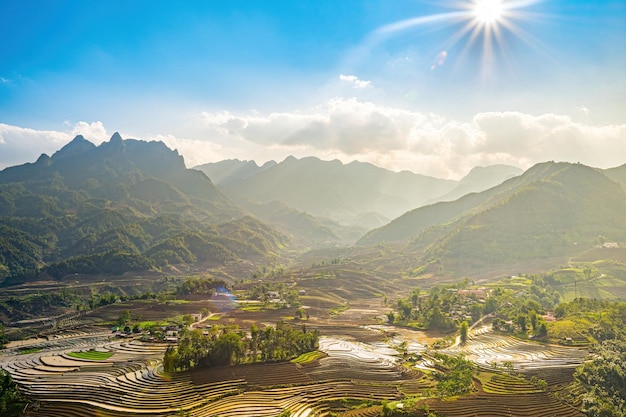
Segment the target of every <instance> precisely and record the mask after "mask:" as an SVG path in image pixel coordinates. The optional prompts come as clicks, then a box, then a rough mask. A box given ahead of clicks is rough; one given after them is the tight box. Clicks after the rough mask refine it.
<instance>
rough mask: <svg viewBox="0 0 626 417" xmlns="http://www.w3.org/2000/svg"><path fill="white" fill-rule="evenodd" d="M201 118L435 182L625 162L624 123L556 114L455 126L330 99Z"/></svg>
mask: <svg viewBox="0 0 626 417" xmlns="http://www.w3.org/2000/svg"><path fill="white" fill-rule="evenodd" d="M203 117H204V120H205V121H206V124H207V126H208V127H209V128H210V129H212V130H213V132H214V134H217V135H220V136H224V137H230V138H236V139H239V140H244V141H247V142H250V143H255V144H259V145H263V146H267V147H281V148H287V149H289V148H294V149H297V150H298V151H299V152H300V153H302V152H303V151H304V153H306V152H308V153H309V154H317V155H326V156H328V157H336V158H339V159H342V160H352V159H360V160H365V161H369V162H372V163H375V164H378V165H381V166H384V167H386V168H390V169H395V170H399V169H408V170H411V171H414V172H420V173H425V174H428V175H435V176H441V177H451V178H458V177H459V176H462V175H464V174H465V173H467V172H468V171H469V170H470V169H471V168H472V167H474V166H476V165H488V164H495V163H504V164H511V165H516V166H519V167H521V168H528V167H530V166H531V165H533V164H535V163H538V162H543V161H546V160H559V161H571V162H582V163H585V164H588V165H592V166H596V167H610V166H617V165H621V164H623V163H626V125H601V126H595V125H588V124H584V123H580V122H575V121H574V120H573V119H572V118H570V117H569V116H564V115H556V114H544V115H538V116H534V115H529V114H525V113H520V112H485V113H479V114H476V115H475V116H474V117H473V118H472V120H471V121H467V122H459V121H455V120H449V119H446V118H444V117H441V116H439V115H436V114H430V113H418V112H411V111H408V110H403V109H398V108H393V107H386V106H380V105H376V104H374V103H371V102H363V101H359V100H357V99H354V98H352V99H343V98H335V99H332V100H330V101H329V102H327V103H326V104H325V105H323V106H320V107H318V108H316V109H314V110H313V111H310V112H291V113H271V114H267V115H259V114H253V115H236V114H231V113H228V112H221V113H203Z"/></svg>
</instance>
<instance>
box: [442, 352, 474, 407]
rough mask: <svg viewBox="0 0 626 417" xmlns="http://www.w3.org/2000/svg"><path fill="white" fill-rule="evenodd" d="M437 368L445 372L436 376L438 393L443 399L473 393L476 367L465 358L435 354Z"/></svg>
mask: <svg viewBox="0 0 626 417" xmlns="http://www.w3.org/2000/svg"><path fill="white" fill-rule="evenodd" d="M434 358H435V366H436V367H438V368H440V369H442V370H443V371H444V372H438V373H436V374H435V379H436V380H437V391H439V395H441V396H442V397H451V396H455V395H462V394H467V393H468V392H471V391H472V390H473V389H474V380H473V376H474V372H475V370H476V365H474V363H473V362H472V361H468V360H466V359H464V358H463V357H457V356H448V355H442V354H440V353H435V355H434Z"/></svg>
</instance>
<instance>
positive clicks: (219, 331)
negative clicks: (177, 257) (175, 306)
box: [163, 322, 320, 372]
mask: <svg viewBox="0 0 626 417" xmlns="http://www.w3.org/2000/svg"><path fill="white" fill-rule="evenodd" d="M319 336H320V335H319V332H318V331H317V330H313V331H308V330H307V329H306V327H305V326H302V327H301V328H300V329H298V328H294V327H292V326H290V325H288V324H286V323H284V322H279V323H277V324H276V327H275V328H274V327H272V326H267V327H265V328H263V329H259V328H258V327H256V326H254V325H252V326H251V328H250V333H249V334H248V333H246V332H245V331H242V330H240V329H238V328H236V327H235V328H226V327H224V328H218V327H217V326H214V327H212V328H211V331H210V332H209V334H208V335H205V334H203V332H202V331H201V330H200V329H194V330H183V331H182V334H181V338H180V340H179V342H178V346H177V347H169V348H168V349H167V351H166V352H165V355H164V357H163V368H164V369H165V371H166V372H175V371H185V370H189V369H193V368H195V367H212V366H224V365H235V364H240V363H255V362H275V361H284V360H289V359H293V358H295V357H297V356H298V355H301V354H302V353H306V352H311V351H314V350H316V349H317V348H318V346H319Z"/></svg>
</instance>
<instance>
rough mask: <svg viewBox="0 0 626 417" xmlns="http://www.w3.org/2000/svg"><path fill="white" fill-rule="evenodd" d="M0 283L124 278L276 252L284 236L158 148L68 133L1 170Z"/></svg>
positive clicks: (152, 144) (174, 154)
mask: <svg viewBox="0 0 626 417" xmlns="http://www.w3.org/2000/svg"><path fill="white" fill-rule="evenodd" d="M0 228H1V229H2V234H1V235H0V280H2V279H9V280H10V281H11V282H19V281H20V280H24V279H30V278H33V277H37V276H38V275H39V274H41V273H47V274H48V275H50V276H52V277H54V278H61V277H62V276H64V275H67V274H70V273H88V274H93V273H105V274H106V273H116V274H119V273H124V272H126V271H132V270H146V269H150V268H159V267H161V266H164V265H167V264H171V263H185V264H188V265H193V264H196V263H203V264H207V263H208V264H215V265H219V264H224V263H226V262H232V261H236V260H238V259H242V258H246V257H248V256H254V257H259V256H261V257H266V256H273V255H275V254H276V253H277V252H278V251H279V249H280V248H282V247H284V246H285V245H286V244H287V243H286V242H287V241H286V239H287V238H286V236H285V235H283V234H281V233H279V232H277V231H275V230H274V229H273V228H271V227H269V226H267V225H264V224H262V223H261V222H260V221H258V220H256V219H253V218H251V217H249V216H246V212H245V211H244V210H243V209H241V208H239V207H238V206H237V205H236V204H235V203H233V202H232V201H231V200H230V199H228V198H227V197H226V196H224V195H223V194H222V193H221V192H220V191H219V190H218V189H217V188H216V187H215V186H214V185H213V183H212V182H211V180H210V179H209V178H208V177H207V176H206V175H205V174H204V173H202V172H200V171H196V170H190V169H186V167H185V164H184V161H183V159H182V157H181V156H180V155H178V153H177V152H176V151H172V150H170V149H168V148H167V147H166V146H165V145H164V144H163V143H161V142H144V141H139V140H133V139H127V140H123V139H122V138H121V137H120V136H119V134H117V133H116V134H114V135H113V137H112V138H111V140H110V141H109V142H104V143H102V144H101V145H100V146H95V145H93V144H92V143H90V142H89V141H87V140H85V139H84V138H83V137H82V136H77V137H76V138H75V139H74V140H72V141H71V142H70V143H69V144H67V145H66V146H64V147H63V148H62V149H61V150H59V151H58V152H56V153H55V154H54V155H53V156H52V157H48V156H47V155H42V156H41V157H40V158H39V159H38V160H37V161H36V162H35V163H28V164H24V165H20V166H16V167H10V168H7V169H5V170H3V171H0Z"/></svg>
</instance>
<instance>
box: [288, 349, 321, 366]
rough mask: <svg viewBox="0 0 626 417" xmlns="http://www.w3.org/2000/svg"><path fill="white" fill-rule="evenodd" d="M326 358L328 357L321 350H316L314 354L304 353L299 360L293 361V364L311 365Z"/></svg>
mask: <svg viewBox="0 0 626 417" xmlns="http://www.w3.org/2000/svg"><path fill="white" fill-rule="evenodd" d="M324 356H326V353H324V352H320V351H319V350H314V351H313V352H307V353H303V354H302V355H300V356H298V357H297V358H295V359H292V360H291V362H293V363H299V364H300V365H303V364H305V363H311V362H313V361H314V360H316V359H320V358H323V357H324Z"/></svg>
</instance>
